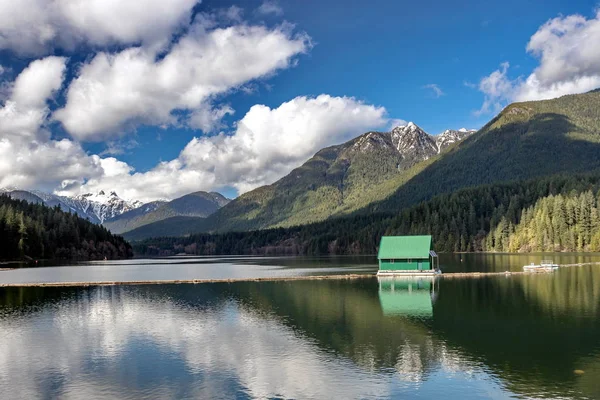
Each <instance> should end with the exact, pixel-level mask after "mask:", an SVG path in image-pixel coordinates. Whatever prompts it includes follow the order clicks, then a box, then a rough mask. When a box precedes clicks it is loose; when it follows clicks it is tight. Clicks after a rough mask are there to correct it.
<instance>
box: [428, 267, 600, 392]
mask: <svg viewBox="0 0 600 400" xmlns="http://www.w3.org/2000/svg"><path fill="white" fill-rule="evenodd" d="M578 291H579V292H578ZM599 301H600V292H599V291H598V287H597V283H596V284H594V283H593V277H592V272H590V271H588V272H585V270H584V269H579V270H576V269H573V270H564V271H559V273H558V274H556V275H540V276H537V275H536V276H523V277H516V276H513V277H509V278H504V277H498V278H490V279H464V280H458V279H456V280H442V282H441V285H440V295H439V299H438V301H437V302H436V303H435V305H434V320H433V329H434V332H435V334H437V335H441V336H443V337H444V338H445V339H446V341H447V343H448V345H450V346H453V347H458V348H460V349H462V351H463V352H466V354H469V355H471V356H472V357H477V358H480V359H481V360H482V361H483V362H484V363H485V364H486V365H488V366H489V367H490V368H491V369H492V371H494V372H495V373H496V374H497V375H498V376H499V377H500V378H502V380H503V381H504V382H506V384H507V386H508V388H509V389H510V390H512V391H514V392H516V393H527V394H528V395H540V396H542V395H545V396H548V395H550V396H567V395H570V394H572V392H570V390H572V389H573V388H574V387H575V386H577V387H578V388H580V389H581V390H583V393H585V394H586V395H588V396H592V397H594V396H593V394H594V393H597V389H595V390H596V391H590V390H589V389H591V387H587V388H586V387H585V386H581V385H580V383H581V382H582V380H581V377H578V376H576V375H575V374H574V373H573V370H575V369H581V368H582V363H584V361H583V360H584V359H585V358H586V356H588V355H589V354H594V353H595V354H598V351H599V350H600V346H599V345H600V341H599V339H598V338H599V337H600V319H598V318H597V317H598V302H599ZM592 363H595V366H594V367H592V368H590V371H589V374H588V372H586V379H588V378H589V375H590V374H595V376H596V381H597V380H598V379H600V370H599V367H600V362H599V361H598V360H597V359H596V360H595V361H592ZM594 371H595V372H594ZM557 382H561V384H560V385H557ZM578 382H579V383H578Z"/></svg>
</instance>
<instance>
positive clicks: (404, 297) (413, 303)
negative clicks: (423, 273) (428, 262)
mask: <svg viewBox="0 0 600 400" xmlns="http://www.w3.org/2000/svg"><path fill="white" fill-rule="evenodd" d="M377 279H378V281H379V302H380V303H381V308H382V309H383V313H384V315H405V316H419V317H424V316H430V317H432V316H433V301H435V299H436V298H437V291H436V284H435V282H436V278H434V277H417V278H414V277H385V278H384V277H379V278H377ZM437 281H438V285H437V286H438V287H439V279H437Z"/></svg>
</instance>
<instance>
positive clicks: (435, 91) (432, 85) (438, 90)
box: [423, 83, 446, 99]
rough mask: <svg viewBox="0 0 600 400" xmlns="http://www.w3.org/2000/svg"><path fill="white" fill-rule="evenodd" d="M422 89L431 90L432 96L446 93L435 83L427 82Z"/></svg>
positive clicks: (438, 96) (436, 96)
mask: <svg viewBox="0 0 600 400" xmlns="http://www.w3.org/2000/svg"><path fill="white" fill-rule="evenodd" d="M423 89H429V90H431V94H432V95H433V97H435V98H436V99H437V98H440V97H442V96H443V95H445V94H446V93H444V92H443V90H442V89H441V88H440V87H439V85H437V84H435V83H429V84H427V85H425V86H423Z"/></svg>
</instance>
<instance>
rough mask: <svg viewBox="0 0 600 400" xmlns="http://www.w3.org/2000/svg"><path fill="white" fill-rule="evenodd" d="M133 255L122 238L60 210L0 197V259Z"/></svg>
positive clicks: (110, 257)
mask: <svg viewBox="0 0 600 400" xmlns="http://www.w3.org/2000/svg"><path fill="white" fill-rule="evenodd" d="M132 255H133V253H132V250H131V246H130V245H129V243H127V242H126V241H125V240H124V239H123V238H122V237H120V236H115V235H112V234H111V233H110V232H109V231H108V230H107V229H106V228H104V227H102V226H100V225H95V224H92V223H91V222H89V221H87V220H85V219H83V218H80V217H78V216H77V215H76V214H71V213H68V212H64V211H62V210H61V209H60V208H59V207H58V206H57V207H54V208H50V207H47V206H44V205H41V204H32V203H28V202H26V201H23V200H13V199H11V198H10V197H8V196H6V195H1V196H0V260H16V259H23V258H27V257H31V258H45V259H58V258H61V259H78V260H97V259H104V258H105V257H106V258H109V259H115V258H126V257H131V256H132Z"/></svg>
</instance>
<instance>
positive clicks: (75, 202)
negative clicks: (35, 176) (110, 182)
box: [0, 188, 143, 223]
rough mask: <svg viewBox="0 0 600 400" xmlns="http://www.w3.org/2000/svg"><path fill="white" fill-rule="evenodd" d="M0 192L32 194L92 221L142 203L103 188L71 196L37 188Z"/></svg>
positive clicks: (101, 221) (107, 217) (4, 189)
mask: <svg viewBox="0 0 600 400" xmlns="http://www.w3.org/2000/svg"><path fill="white" fill-rule="evenodd" d="M0 193H8V194H9V195H11V196H12V197H15V198H20V199H25V197H24V193H30V194H31V195H32V196H37V198H40V199H41V200H42V201H43V203H44V204H46V205H47V206H50V207H54V206H59V207H60V208H61V209H63V210H64V211H70V212H74V213H76V214H77V215H79V216H81V217H83V218H87V219H89V220H90V221H92V222H94V223H103V222H104V221H105V220H107V219H109V218H114V217H116V216H117V215H121V214H123V213H124V212H127V211H130V210H133V209H136V208H138V207H140V206H142V205H143V203H142V202H140V201H127V200H123V199H122V198H120V197H119V196H118V195H117V194H116V193H115V192H109V193H108V194H106V192H105V191H103V190H101V191H99V192H98V193H86V194H82V195H77V196H73V197H67V196H58V195H55V194H52V193H46V192H42V191H39V190H19V189H16V188H2V189H0Z"/></svg>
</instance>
